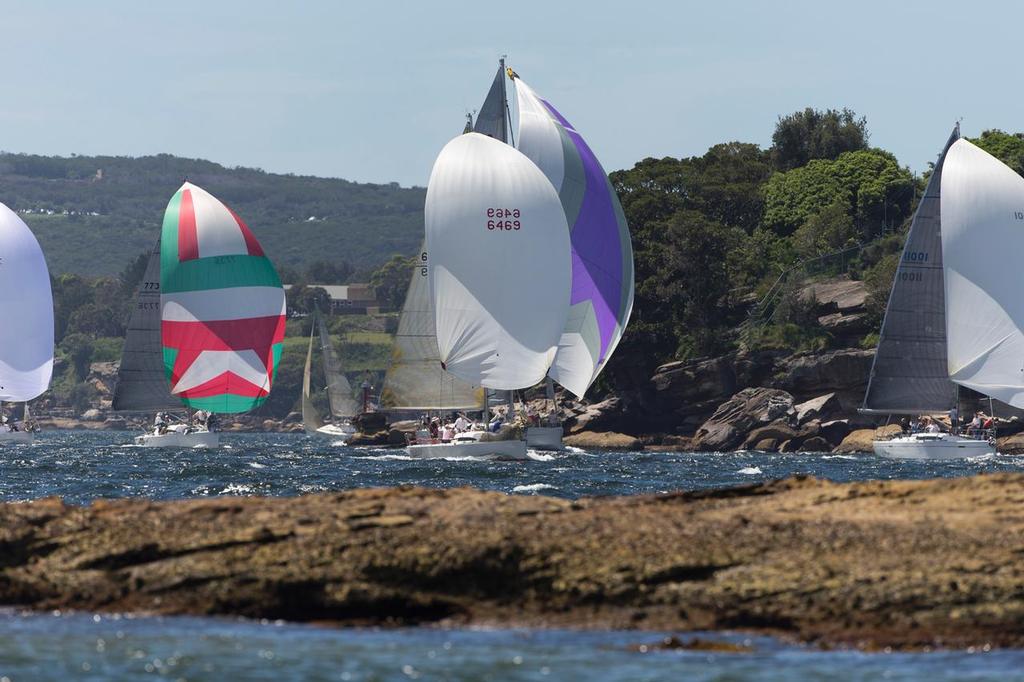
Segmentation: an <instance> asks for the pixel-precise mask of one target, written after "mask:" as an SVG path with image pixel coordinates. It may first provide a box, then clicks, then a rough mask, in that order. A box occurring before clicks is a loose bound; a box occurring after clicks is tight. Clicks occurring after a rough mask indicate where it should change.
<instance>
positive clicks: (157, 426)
mask: <svg viewBox="0 0 1024 682" xmlns="http://www.w3.org/2000/svg"><path fill="white" fill-rule="evenodd" d="M153 433H155V434H156V435H158V436H159V435H162V434H164V433H167V419H166V418H165V417H164V413H163V412H157V413H156V418H155V419H154V420H153Z"/></svg>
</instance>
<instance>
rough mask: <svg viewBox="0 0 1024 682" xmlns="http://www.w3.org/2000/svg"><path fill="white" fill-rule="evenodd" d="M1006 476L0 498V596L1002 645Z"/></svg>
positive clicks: (1006, 623) (1018, 505) (1009, 569)
mask: <svg viewBox="0 0 1024 682" xmlns="http://www.w3.org/2000/svg"><path fill="white" fill-rule="evenodd" d="M1022 509H1024V475H1010V474H1005V475H991V476H977V477H973V478H961V479H952V480H933V481H896V482H863V483H853V484H835V483H830V482H827V481H819V480H815V479H811V478H792V479H787V480H783V481H779V482H775V483H769V484H765V485H754V486H746V487H741V488H733V489H726V490H716V491H706V492H692V493H676V494H669V495H659V496H645V497H620V498H605V499H584V500H580V501H577V502H570V501H565V500H559V499H552V498H545V497H520V496H509V495H504V494H501V493H493V492H482V491H479V490H473V489H455V490H429V489H423V488H410V487H403V488H391V489H366V490H354V491H350V492H345V493H338V494H327V495H312V496H307V497H299V498H290V499H289V498H223V497H222V498H215V499H203V500H187V501H176V502H150V501H146V500H116V501H102V502H97V503H94V504H92V505H91V506H88V507H72V506H67V505H65V504H63V503H62V502H61V501H60V500H58V499H44V500H38V501H36V502H31V503H10V504H3V505H0V604H7V605H11V604H15V605H23V606H26V607H30V608H33V609H53V608H74V609H88V610H99V611H143V612H151V613H152V612H155V613H168V614H170V613H175V614H185V613H187V614H238V615H243V616H250V617H265V618H285V619H292V620H299V621H311V620H317V621H319V620H327V621H335V622H340V623H344V624H366V623H391V624H422V623H446V624H463V623H487V624H505V625H533V626H560V627H615V628H623V627H631V628H650V629H672V630H677V629H726V628H729V629H745V630H751V631H761V632H769V633H775V634H783V635H787V636H792V637H795V638H799V639H803V640H808V641H822V642H830V643H848V644H855V645H857V644H859V645H867V646H895V647H916V646H926V645H944V646H968V645H974V644H983V643H991V644H994V645H1012V646H1022V645H1024V532H1022V531H1024V513H1022Z"/></svg>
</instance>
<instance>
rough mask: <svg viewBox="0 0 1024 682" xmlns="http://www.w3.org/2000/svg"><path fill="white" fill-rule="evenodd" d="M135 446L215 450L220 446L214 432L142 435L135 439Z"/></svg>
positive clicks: (218, 438) (171, 432)
mask: <svg viewBox="0 0 1024 682" xmlns="http://www.w3.org/2000/svg"><path fill="white" fill-rule="evenodd" d="M135 444H136V445H140V446H142V447H144V448H216V447H219V446H220V434H219V433H217V432H216V431H193V432H192V433H179V432H175V431H168V432H167V433H161V434H156V433H144V434H142V435H141V436H136V437H135Z"/></svg>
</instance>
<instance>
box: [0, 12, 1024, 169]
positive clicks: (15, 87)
mask: <svg viewBox="0 0 1024 682" xmlns="http://www.w3.org/2000/svg"><path fill="white" fill-rule="evenodd" d="M0 18H2V23H0V83H2V86H3V97H2V98H0V149H4V150H8V151H16V152H33V153H44V154H70V153H72V152H74V153H79V154H118V155H133V156H135V155H143V154H151V153H157V152H170V153H174V154H180V155H185V156H194V157H202V158H207V159H211V160H214V161H218V162H220V163H224V164H226V165H245V166H257V167H260V168H263V169H265V170H268V171H274V172H294V173H303V174H314V175H325V176H334V177H343V178H347V179H351V180H358V181H373V182H387V181H392V180H395V181H398V182H400V183H402V184H403V185H410V184H417V185H424V184H425V183H426V180H427V177H428V175H429V172H430V167H431V164H432V163H433V159H434V156H435V154H436V153H437V152H438V151H439V150H440V148H441V147H442V146H443V145H444V143H445V142H446V141H447V140H448V139H449V138H450V137H451V136H453V135H454V134H456V133H457V132H458V131H460V130H461V127H462V123H463V115H464V112H465V111H466V110H468V109H475V108H477V107H478V106H479V105H480V102H481V101H482V99H483V96H484V94H485V92H486V89H487V87H488V85H489V83H490V80H491V78H492V77H493V74H494V69H495V66H496V60H497V57H498V56H499V55H500V54H502V53H507V54H508V57H509V63H510V64H511V65H512V66H513V67H514V68H515V69H516V70H517V71H518V72H519V73H520V74H521V75H522V76H523V77H524V78H525V79H526V80H527V82H529V83H530V84H531V85H532V86H533V88H534V89H535V90H537V91H538V92H539V93H540V94H541V95H542V96H544V97H546V98H547V99H549V100H550V101H551V102H552V103H553V104H554V105H555V106H557V107H558V108H559V109H560V111H561V112H562V113H563V114H564V115H565V116H566V117H567V118H568V119H569V120H570V121H572V122H573V124H574V125H575V126H576V127H577V128H578V129H579V130H580V132H582V133H583V135H584V136H585V137H586V138H587V139H588V141H589V142H590V144H591V146H592V147H593V148H594V150H595V152H596V153H597V155H598V156H599V157H600V158H601V160H602V162H603V163H604V165H605V168H606V169H607V170H609V171H611V170H614V169H618V168H623V167H627V166H631V165H632V164H633V163H634V162H635V161H637V160H639V159H641V158H644V157H646V156H666V155H672V156H689V155H694V154H702V153H703V152H704V151H705V150H706V149H707V148H708V146H710V145H712V144H714V143H717V142H722V141H726V140H733V139H738V140H743V141H750V142H756V143H759V144H761V145H763V146H767V145H768V144H769V143H770V140H771V133H772V129H773V126H774V124H775V121H776V119H777V117H778V115H779V114H786V113H789V112H792V111H794V110H796V109H799V108H803V107H805V106H814V107H837V108H838V107H844V106H847V107H850V108H852V109H854V110H855V111H857V112H858V113H859V114H863V115H865V116H867V119H868V126H869V129H870V131H871V141H872V143H873V144H875V145H877V146H880V147H884V148H886V149H889V150H891V151H893V152H895V153H896V155H897V156H898V157H899V159H900V162H901V163H903V164H906V165H909V166H910V167H911V168H912V169H914V170H915V171H920V170H921V169H923V168H924V167H925V166H926V164H927V162H928V161H930V160H933V159H934V157H935V155H936V154H937V153H938V151H939V148H940V147H941V146H942V144H943V142H945V139H946V135H947V133H948V131H949V129H950V128H951V127H952V125H953V123H954V122H955V120H956V119H957V118H959V117H963V119H964V120H963V126H964V132H965V133H966V134H968V135H976V134H978V133H979V132H980V131H981V130H983V129H985V128H993V127H998V128H1003V129H1005V130H1011V131H1018V130H1024V77H1022V67H1021V63H1022V61H1024V59H1022V55H1024V50H1022V48H1021V46H1022V45H1024V3H1016V2H1009V1H1007V2H985V1H978V0H974V1H972V2H963V3H952V2H948V3H947V2H934V1H933V2H925V1H920V2H918V1H913V2H910V1H900V0H888V1H886V2H876V1H873V0H872V1H866V2H843V3H839V2H828V1H826V0H817V1H815V2H803V1H801V2H788V1H787V0H776V1H774V2H754V1H750V2H730V1H724V0H708V1H706V2H686V1H678V2H632V3H627V2H622V1H620V2H614V3H612V2H609V3H603V2H598V1H596V0H595V1H592V2H587V3H569V2H558V1H557V0H548V1H546V2H533V1H517V2H478V1H473V0H461V1H449V0H425V1H423V2H408V3H390V2H373V0H367V1H365V2H346V1H339V2H312V1H307V2H298V1H296V2H281V1H280V0H274V1H273V2H262V1H260V0H255V1H253V0H249V1H246V2H218V1H217V0H206V1H205V2H190V1H188V0H185V1H178V2H147V1H143V0H132V1H128V2H120V1H118V2H113V1H111V2H105V1H104V0H92V1H91V2H56V1H52V2H48V1H47V0H36V1H34V2H27V1H26V2H12V1H9V0H0Z"/></svg>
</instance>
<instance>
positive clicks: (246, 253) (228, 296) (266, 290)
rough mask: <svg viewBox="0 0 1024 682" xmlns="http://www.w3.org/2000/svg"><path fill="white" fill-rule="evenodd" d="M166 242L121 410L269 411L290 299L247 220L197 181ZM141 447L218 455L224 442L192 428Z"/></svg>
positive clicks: (177, 200) (168, 225) (141, 309)
mask: <svg viewBox="0 0 1024 682" xmlns="http://www.w3.org/2000/svg"><path fill="white" fill-rule="evenodd" d="M160 237H161V238H160V241H159V242H158V245H157V247H156V248H155V249H154V250H153V252H152V253H151V255H150V261H149V263H148V265H147V268H146V274H145V275H144V278H143V283H142V285H141V286H140V289H139V302H138V305H137V306H136V309H135V311H133V315H132V320H131V322H130V323H129V333H128V334H127V335H126V339H125V347H124V352H123V353H122V366H121V368H120V370H119V373H118V386H117V389H116V390H115V399H114V408H115V409H122V410H143V409H144V410H151V409H158V410H162V409H168V410H170V409H175V408H176V409H179V410H180V409H181V408H182V407H184V408H186V409H187V410H198V411H201V412H202V413H204V414H207V415H209V414H212V413H239V412H247V411H249V410H252V409H255V408H256V407H259V406H260V405H261V404H263V402H264V401H265V400H266V399H267V396H268V395H269V394H270V389H271V386H272V384H273V381H274V376H275V374H276V371H277V364H278V361H279V359H280V357H281V349H282V346H283V341H284V327H285V295H284V289H283V288H282V286H281V281H280V279H279V278H278V275H277V272H276V271H275V270H274V266H273V265H272V264H271V262H270V260H269V259H268V258H267V257H266V256H265V255H264V253H263V249H262V247H261V246H260V244H259V242H258V241H257V240H256V238H255V237H254V236H253V234H252V232H251V231H250V230H249V228H248V227H247V226H246V224H245V223H244V222H243V221H242V219H241V218H239V217H238V216H237V215H236V214H235V213H234V212H233V211H232V210H231V209H230V208H228V207H227V206H226V205H225V204H223V203H221V202H220V201H219V200H218V199H217V198H216V197H214V196H213V195H212V194H210V193H208V192H206V191H205V190H203V189H202V188H201V187H198V186H196V185H194V184H192V183H189V182H185V183H184V184H183V185H182V186H181V188H180V189H179V190H178V191H177V192H176V193H175V194H174V196H173V197H172V198H171V200H170V202H169V203H168V205H167V210H166V212H165V213H164V221H163V228H162V231H161V235H160ZM122 382H123V384H122ZM189 421H190V422H191V420H189ZM135 442H136V444H138V445H142V446H144V447H216V446H217V445H218V444H219V435H218V434H217V433H216V432H214V431H212V430H211V429H208V428H204V426H203V425H202V424H199V425H196V424H193V423H187V424H186V423H183V424H175V425H172V426H170V427H169V428H157V429H155V430H154V431H153V432H152V433H147V434H143V435H141V436H138V437H137V438H136V439H135Z"/></svg>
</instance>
